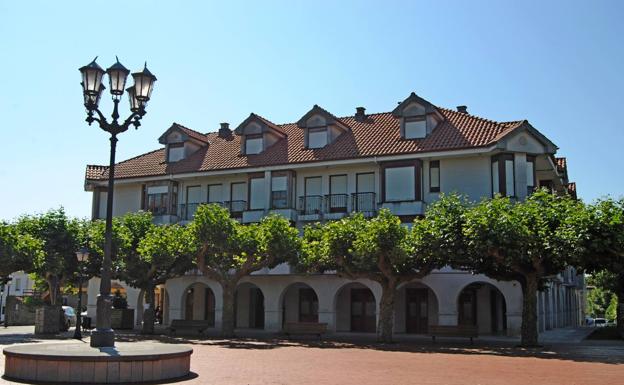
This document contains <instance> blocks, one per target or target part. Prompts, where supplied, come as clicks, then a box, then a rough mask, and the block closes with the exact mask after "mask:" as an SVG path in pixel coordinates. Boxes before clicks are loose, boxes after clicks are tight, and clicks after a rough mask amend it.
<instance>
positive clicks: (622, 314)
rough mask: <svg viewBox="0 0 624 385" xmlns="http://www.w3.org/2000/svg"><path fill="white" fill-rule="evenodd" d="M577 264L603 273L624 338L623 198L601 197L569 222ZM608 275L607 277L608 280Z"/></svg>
mask: <svg viewBox="0 0 624 385" xmlns="http://www.w3.org/2000/svg"><path fill="white" fill-rule="evenodd" d="M570 228H571V229H572V230H571V232H572V233H574V234H580V235H579V236H578V237H576V238H575V241H576V243H575V252H576V253H577V260H578V265H579V267H581V268H584V269H585V270H586V271H587V272H589V273H593V274H595V273H598V274H600V273H601V272H604V271H606V272H610V274H607V273H603V274H604V275H603V276H602V277H603V279H602V282H601V285H602V286H603V287H606V288H609V289H610V290H612V291H613V292H614V293H615V295H616V296H617V300H618V305H617V310H616V313H617V328H618V331H619V333H620V335H621V336H622V338H624V199H620V200H614V199H611V198H607V199H602V200H599V201H597V202H596V203H594V204H592V205H589V206H588V209H587V210H586V211H585V215H584V216H583V217H582V218H580V219H579V220H577V221H575V222H573V223H570ZM605 278H606V279H605Z"/></svg>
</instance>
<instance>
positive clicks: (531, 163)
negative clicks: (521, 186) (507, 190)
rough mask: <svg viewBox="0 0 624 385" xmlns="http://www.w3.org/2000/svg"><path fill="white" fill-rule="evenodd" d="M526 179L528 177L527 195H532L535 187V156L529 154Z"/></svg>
mask: <svg viewBox="0 0 624 385" xmlns="http://www.w3.org/2000/svg"><path fill="white" fill-rule="evenodd" d="M526 175H527V176H526V179H527V195H531V193H532V192H533V190H534V189H535V157H534V156H531V155H527V157H526Z"/></svg>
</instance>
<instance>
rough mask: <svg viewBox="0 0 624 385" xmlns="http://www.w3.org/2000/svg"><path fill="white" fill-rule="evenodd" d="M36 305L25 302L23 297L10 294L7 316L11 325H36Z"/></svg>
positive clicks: (7, 303)
mask: <svg viewBox="0 0 624 385" xmlns="http://www.w3.org/2000/svg"><path fill="white" fill-rule="evenodd" d="M35 309H36V306H34V305H28V304H25V303H24V301H23V299H22V297H14V296H9V297H8V298H7V302H6V317H7V321H8V324H9V325H34V324H35Z"/></svg>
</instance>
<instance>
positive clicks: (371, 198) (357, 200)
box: [351, 192, 377, 214]
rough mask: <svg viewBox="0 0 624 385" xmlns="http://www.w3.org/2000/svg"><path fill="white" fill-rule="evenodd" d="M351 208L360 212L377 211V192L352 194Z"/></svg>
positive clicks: (372, 212)
mask: <svg viewBox="0 0 624 385" xmlns="http://www.w3.org/2000/svg"><path fill="white" fill-rule="evenodd" d="M351 209H352V211H356V212H360V213H365V214H374V213H375V212H377V202H376V200H375V193H374V192H366V193H354V194H351Z"/></svg>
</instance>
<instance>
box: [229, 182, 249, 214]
mask: <svg viewBox="0 0 624 385" xmlns="http://www.w3.org/2000/svg"><path fill="white" fill-rule="evenodd" d="M230 197H231V199H230V200H231V202H230V207H229V209H230V212H233V213H241V212H243V211H244V210H245V206H246V204H247V183H244V182H243V183H241V182H238V183H232V184H231V189H230Z"/></svg>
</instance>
